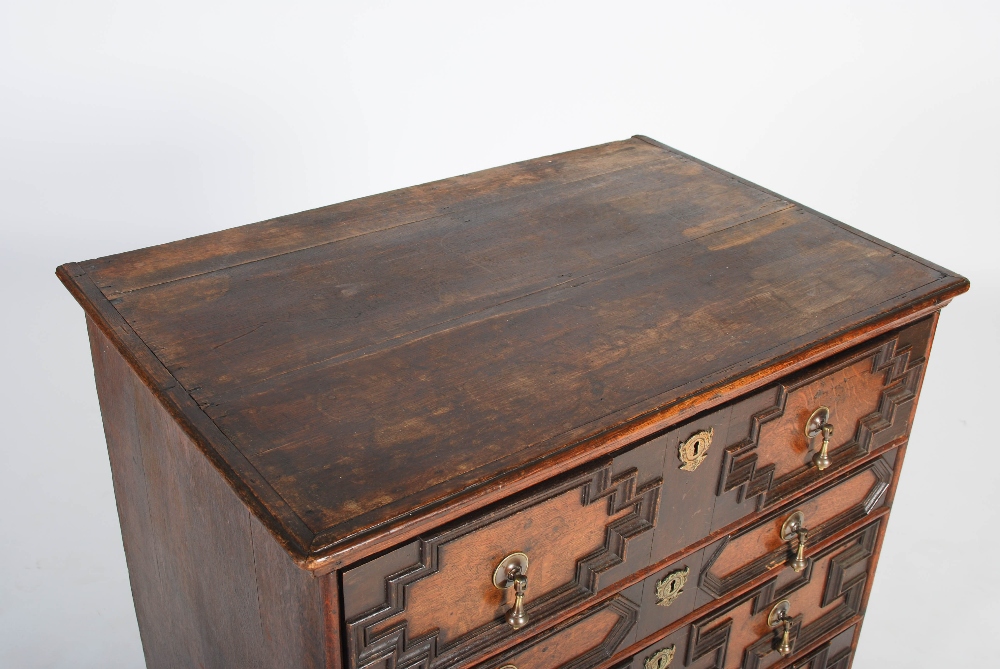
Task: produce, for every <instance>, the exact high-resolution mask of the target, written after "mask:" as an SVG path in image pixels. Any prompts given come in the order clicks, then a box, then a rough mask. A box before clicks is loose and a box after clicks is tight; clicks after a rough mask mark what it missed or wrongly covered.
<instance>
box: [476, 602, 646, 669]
mask: <svg viewBox="0 0 1000 669" xmlns="http://www.w3.org/2000/svg"><path fill="white" fill-rule="evenodd" d="M641 594H642V588H641V586H633V587H631V588H627V589H626V590H624V591H623V592H621V593H620V594H617V595H615V596H613V597H611V598H610V599H607V600H605V601H603V602H601V603H600V604H597V605H596V606H593V607H591V608H589V609H587V610H586V611H584V612H582V613H580V614H578V615H576V616H574V617H573V618H570V619H569V620H568V621H566V622H563V623H560V624H559V625H556V626H555V627H553V628H551V629H549V630H546V631H545V632H543V633H541V634H539V635H537V636H535V637H533V638H531V639H529V640H527V641H525V642H523V643H520V644H518V645H517V646H514V647H513V648H511V649H509V650H507V651H505V652H503V653H501V654H499V655H497V656H496V657H493V658H490V659H489V660H488V661H486V662H484V663H483V664H479V665H476V669H497V668H499V667H504V668H508V667H517V668H518V669H528V668H530V669H590V668H591V667H596V666H597V665H599V664H600V663H601V662H603V661H605V660H607V659H609V658H611V657H612V656H613V655H614V654H615V652H617V651H618V650H620V649H622V648H625V647H627V646H629V645H630V644H632V643H634V642H635V639H636V634H635V632H636V621H637V619H638V618H639V604H638V601H639V597H640V596H641Z"/></svg>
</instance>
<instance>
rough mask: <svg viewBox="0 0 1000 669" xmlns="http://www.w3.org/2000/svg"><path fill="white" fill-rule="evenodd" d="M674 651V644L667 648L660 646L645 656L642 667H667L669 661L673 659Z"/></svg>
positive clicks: (662, 668) (664, 668) (652, 668)
mask: <svg viewBox="0 0 1000 669" xmlns="http://www.w3.org/2000/svg"><path fill="white" fill-rule="evenodd" d="M675 652H677V646H676V645H673V646H670V647H669V648H662V649H660V650H658V651H656V652H655V653H653V654H652V655H650V656H649V657H647V658H646V661H645V662H643V665H642V666H643V667H644V669H667V667H669V666H670V663H671V662H673V661H674V653H675Z"/></svg>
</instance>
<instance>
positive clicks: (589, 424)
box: [58, 138, 968, 569]
mask: <svg viewBox="0 0 1000 669" xmlns="http://www.w3.org/2000/svg"><path fill="white" fill-rule="evenodd" d="M58 274H59V276H60V278H61V279H62V280H63V281H64V283H66V285H67V287H69V288H70V290H71V291H72V292H73V294H74V295H75V296H76V297H77V299H78V300H79V301H80V302H81V304H83V306H84V307H85V308H86V309H87V311H88V314H89V315H90V317H91V318H92V319H93V320H94V322H95V323H96V325H97V326H98V327H99V328H100V329H101V330H102V331H103V333H104V334H105V336H107V337H108V338H109V340H110V341H111V342H112V343H113V344H114V345H115V346H116V347H117V348H118V349H119V351H120V352H121V353H122V355H123V356H124V357H125V359H126V360H127V361H128V362H129V363H130V364H131V365H132V367H133V368H134V369H135V371H136V372H137V373H138V375H139V377H140V378H141V379H142V380H143V381H144V382H145V383H146V384H147V385H148V386H149V387H150V388H151V389H152V390H153V392H154V393H155V394H156V395H157V396H158V397H159V398H160V400H161V402H162V403H163V404H164V405H165V407H166V408H167V410H168V411H170V412H171V414H172V415H173V416H174V418H175V419H176V420H177V421H178V423H179V425H180V427H181V428H182V429H183V430H185V431H186V432H187V434H188V435H189V436H190V437H191V438H192V439H193V440H194V441H195V443H197V444H198V445H199V446H200V447H201V448H202V449H203V451H204V452H205V453H206V454H207V455H208V457H209V459H210V460H211V462H213V463H214V464H215V466H216V467H217V468H218V469H219V470H221V471H222V473H223V474H224V475H225V477H226V478H227V480H228V481H229V483H230V484H231V485H232V486H233V488H234V489H235V491H236V492H237V494H239V495H240V497H241V498H242V499H243V501H244V502H245V503H247V504H248V505H249V507H250V508H251V509H252V510H253V511H254V513H255V514H256V515H257V516H258V518H259V519H260V520H261V521H262V522H263V523H264V525H265V526H266V527H268V529H270V531H271V532H272V533H273V534H274V535H275V536H276V537H277V538H278V539H279V541H280V542H281V543H282V545H283V546H284V547H285V548H286V549H287V550H288V551H289V552H290V553H291V554H292V555H293V557H295V558H296V559H297V560H299V561H300V562H302V563H303V564H305V565H306V566H312V567H317V568H323V569H329V568H333V567H336V566H337V565H339V564H344V563H345V562H347V561H351V560H354V559H357V557H359V556H361V555H364V554H370V553H371V552H373V551H376V550H381V549H382V548H385V547H387V546H389V545H391V544H392V543H398V542H400V541H402V540H404V539H406V538H408V537H412V536H416V534H417V533H419V532H422V531H424V530H426V529H427V528H428V527H431V526H432V525H433V524H438V523H440V522H443V521H446V520H449V519H451V518H454V517H456V516H457V515H458V514H460V513H464V512H466V511H468V510H471V509H473V508H477V507H480V506H483V505H485V504H488V503H490V502H493V501H496V500H498V499H500V498H501V497H503V496H506V495H508V494H510V493H511V492H514V491H517V490H520V489H524V488H526V487H528V486H529V485H532V484H534V483H537V482H538V481H540V480H543V479H544V478H546V477H548V476H551V475H552V474H553V472H555V471H559V470H560V469H562V470H565V469H568V468H569V467H572V466H576V465H578V464H582V463H584V462H587V461H589V460H593V459H595V458H597V457H600V456H602V455H604V454H606V453H608V452H610V451H611V450H613V449H615V448H618V447H619V446H620V445H622V443H624V441H626V440H629V439H634V438H635V437H637V436H642V435H643V434H649V433H651V432H652V431H654V430H657V429H662V428H663V427H666V426H668V425H670V424H672V423H676V422H678V421H679V420H681V419H683V418H685V417H686V416H690V415H692V413H693V412H694V411H704V410H705V409H706V408H708V407H711V406H714V405H718V404H721V403H723V402H725V401H727V400H728V399H730V398H732V397H734V396H735V395H736V394H737V393H740V392H745V391H746V390H749V389H752V388H755V387H759V386H760V385H762V384H764V383H767V382H769V381H770V380H772V379H774V378H776V377H777V376H778V375H779V374H783V373H786V372H788V371H791V370H793V369H798V368H801V367H802V366H804V365H806V364H809V363H810V362H812V361H814V360H816V359H818V357H821V356H824V355H828V354H829V353H831V352H833V351H836V350H840V349H843V348H846V347H847V346H850V345H852V344H853V343H856V342H857V341H860V340H861V339H863V338H865V337H870V336H873V335H874V334H877V333H879V332H883V331H886V330H887V329H889V328H891V327H894V326H896V325H898V324H900V323H902V322H906V321H908V320H913V319H915V318H918V317H920V316H922V315H924V314H926V313H929V312H931V311H933V310H935V309H938V308H940V306H941V305H942V303H944V302H946V301H947V300H949V299H951V298H952V297H953V296H955V295H957V294H958V293H961V292H963V291H965V290H966V289H967V288H968V282H967V281H966V280H965V279H964V278H962V277H960V276H958V275H956V274H954V273H952V272H949V271H947V270H945V269H943V268H941V267H938V266H936V265H933V264H931V263H929V262H927V261H924V260H921V259H919V258H915V257H913V256H912V255H909V254H907V253H905V252H903V251H901V250H900V249H898V248H895V247H893V246H890V245H888V244H885V243H884V242H880V241H878V240H875V239H873V238H871V237H869V236H867V235H864V234H862V233H859V232H858V231H856V230H853V229H852V228H850V227H848V226H845V225H843V224H841V223H838V222H836V221H833V220H831V219H829V218H827V217H824V216H822V215H820V214H818V213H816V212H814V211H811V210H809V209H807V208H805V207H802V206H801V205H798V204H796V203H794V202H791V201H789V200H786V199H783V198H782V197H780V196H777V195H775V194H774V193H771V192H769V191H766V190H764V189H761V188H759V187H757V186H754V185H752V184H748V183H747V182H744V181H742V180H740V179H737V178H735V177H733V176H732V175H729V174H727V173H725V172H722V171H720V170H718V169H716V168H713V167H711V166H707V165H705V164H703V163H701V162H699V161H697V160H694V159H692V158H690V157H689V156H686V155H684V154H682V153H679V152H677V151H674V150H673V149H669V148H667V147H664V146H662V145H659V144H657V143H655V142H653V141H651V140H647V139H645V138H633V139H630V140H626V141H623V142H615V143H611V144H606V145H602V146H598V147H593V148H589V149H583V150H580V151H573V152H570V153H565V154H560V155H556V156H550V157H546V158H540V159H536V160H531V161H527V162H523V163H518V164H515V165H510V166H507V167H500V168H496V169H492V170H486V171H483V172H478V173H475V174H471V175H465V176H462V177H457V178H454V179H448V180H444V181H441V182H436V183H432V184H427V185H423V186H417V187H414V188H408V189H404V190H400V191H395V192H391V193H387V194H383V195H377V196H373V197H368V198H363V199H360V200H355V201H352V202H347V203H343V204H339V205H333V206H331V207H325V208H322V209H317V210H313V211H309V212H304V213H300V214H296V215H292V216H287V217H282V218H278V219H274V220H271V221H265V222H262V223H257V224H253V225H248V226H243V227H240V228H235V229H232V230H226V231H223V232H219V233H214V234H210V235H205V236H202V237H197V238H193V239H188V240H183V241H180V242H175V243H172V244H165V245H162V246H157V247H153V248H149V249H143V250H140V251H135V252H131V253H124V254H120V255H117V256H111V257H108V258H102V259H99V260H93V261H88V262H82V263H76V264H69V265H64V266H62V267H60V268H59V270H58ZM404 526H405V528H404ZM352 550H354V552H353V553H352V552H350V551H352Z"/></svg>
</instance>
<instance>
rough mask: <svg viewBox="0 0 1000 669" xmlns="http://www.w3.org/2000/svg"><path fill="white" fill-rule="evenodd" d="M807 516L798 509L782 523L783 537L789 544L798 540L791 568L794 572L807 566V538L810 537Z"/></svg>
mask: <svg viewBox="0 0 1000 669" xmlns="http://www.w3.org/2000/svg"><path fill="white" fill-rule="evenodd" d="M805 524H806V516H805V514H804V513H802V512H801V511H796V512H794V513H792V515H790V516H788V518H785V522H784V523H782V525H781V539H782V541H787V542H788V543H789V544H791V543H792V541H796V540H797V545H796V547H795V559H794V560H792V563H791V565H790V566H791V568H792V571H794V572H800V571H802V570H803V569H805V568H806V557H805V553H806V539H808V538H809V530H807V529H806V528H805Z"/></svg>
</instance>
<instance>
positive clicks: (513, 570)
mask: <svg viewBox="0 0 1000 669" xmlns="http://www.w3.org/2000/svg"><path fill="white" fill-rule="evenodd" d="M493 585H494V586H495V587H497V588H499V589H501V590H506V589H507V588H511V587H513V588H514V606H512V607H511V609H510V611H508V612H507V615H506V620H507V624H508V625H510V626H511V628H512V629H515V630H519V629H521V628H522V627H524V626H525V625H527V624H528V623H529V622H531V619H530V618H529V617H528V612H527V611H525V610H524V592H525V591H526V590H527V589H528V556H527V555H525V554H524V553H511V554H510V555H508V556H507V557H505V558H504V559H503V560H501V561H500V564H498V565H497V568H496V569H494V570H493Z"/></svg>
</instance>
